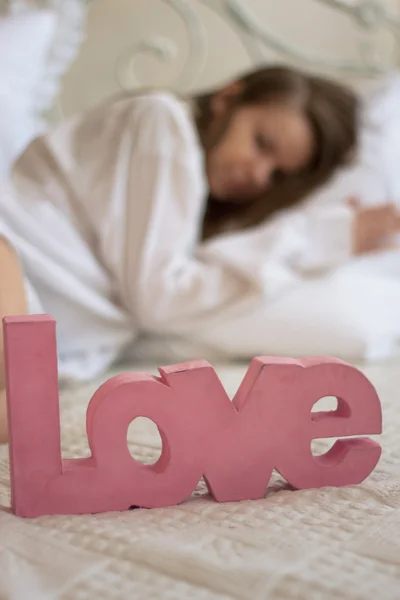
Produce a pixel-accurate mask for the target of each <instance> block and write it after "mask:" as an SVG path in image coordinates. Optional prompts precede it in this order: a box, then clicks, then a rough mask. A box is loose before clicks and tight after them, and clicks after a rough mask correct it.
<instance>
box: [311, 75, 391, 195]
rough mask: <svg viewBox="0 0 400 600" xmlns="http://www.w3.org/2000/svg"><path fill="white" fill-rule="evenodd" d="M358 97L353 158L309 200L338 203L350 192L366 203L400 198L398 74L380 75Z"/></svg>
mask: <svg viewBox="0 0 400 600" xmlns="http://www.w3.org/2000/svg"><path fill="white" fill-rule="evenodd" d="M360 98H361V103H362V115H361V119H360V143H359V148H358V152H357V157H356V160H355V161H354V162H353V163H352V164H351V165H350V166H347V167H344V168H342V169H339V170H338V171H337V173H336V175H335V176H334V177H333V178H332V179H331V181H329V182H328V183H327V184H326V185H325V186H323V187H322V188H320V189H318V190H317V191H316V192H314V193H313V194H311V195H310V197H309V198H308V199H307V201H308V202H310V203H316V204H318V205H321V204H326V203H332V202H334V203H337V202H340V201H345V200H347V199H348V198H349V197H352V196H355V197H357V198H358V199H359V200H360V202H361V203H362V204H363V205H365V206H367V205H372V204H380V203H383V202H387V201H394V202H396V201H399V200H400V169H399V165H400V134H399V131H400V110H399V107H400V75H399V74H398V73H393V74H389V75H385V76H383V77H381V78H380V79H378V80H377V81H376V82H375V83H374V85H373V86H371V87H370V88H368V89H367V90H364V92H363V93H360Z"/></svg>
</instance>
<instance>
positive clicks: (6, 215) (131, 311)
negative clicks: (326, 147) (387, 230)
mask: <svg viewBox="0 0 400 600" xmlns="http://www.w3.org/2000/svg"><path fill="white" fill-rule="evenodd" d="M203 162H204V160H203V154H202V150H201V147H200V144H199V140H198V137H197V133H196V129H195V126H194V122H193V117H192V114H191V111H190V108H189V107H188V105H186V104H184V103H183V102H181V101H179V100H178V99H176V98H175V97H174V96H172V95H169V94H166V93H155V94H150V95H147V96H138V97H132V96H122V97H119V98H116V99H113V100H112V101H110V102H108V103H106V104H104V105H102V106H100V107H99V108H97V109H95V110H93V111H91V112H89V113H87V114H83V115H80V116H78V117H76V118H73V119H71V120H68V121H67V122H65V123H64V124H62V125H61V126H59V127H57V128H56V129H55V130H54V131H53V132H51V133H50V134H48V135H46V136H45V137H42V138H39V139H38V140H36V141H35V142H33V143H32V144H31V145H30V146H29V147H28V149H27V150H26V151H25V152H24V154H23V155H22V157H21V158H20V160H19V161H18V162H17V164H16V167H15V169H14V174H13V180H12V182H11V183H10V184H9V185H8V186H7V187H6V188H4V190H3V191H2V193H1V194H0V231H2V233H3V235H5V236H6V237H8V239H9V240H10V241H11V243H12V244H14V246H15V248H16V250H17V251H18V253H19V255H20V257H21V261H22V264H23V267H24V272H25V275H26V278H27V286H28V288H29V290H30V292H31V297H32V298H33V299H34V303H33V304H31V306H30V310H31V312H47V313H50V314H51V315H53V316H54V318H55V319H56V320H57V335H58V345H59V356H60V373H61V375H64V376H69V377H73V378H76V379H84V378H90V377H92V376H93V375H95V374H97V373H99V372H101V371H102V370H104V369H105V368H106V367H107V366H109V365H110V364H111V363H112V362H113V361H114V360H115V359H117V358H118V357H119V356H120V355H121V353H123V352H124V351H125V350H126V348H127V347H128V346H129V345H131V344H132V343H133V342H134V341H135V339H136V338H137V335H138V333H139V332H147V333H152V334H158V335H163V336H164V335H170V334H174V335H177V334H179V335H182V336H189V337H190V336H192V337H193V339H194V340H196V339H197V340H202V341H203V342H204V343H206V344H207V343H208V341H210V340H211V341H210V343H211V344H214V345H215V342H213V341H212V340H213V338H214V337H215V336H213V330H214V329H215V328H218V326H219V325H220V324H221V323H224V322H225V323H229V319H230V318H231V319H232V318H234V319H235V318H236V317H237V316H238V315H239V317H240V316H243V315H251V314H252V312H253V311H254V310H255V309H258V308H259V307H260V306H262V307H268V306H273V305H276V302H277V301H280V299H282V298H284V297H285V295H287V293H288V292H289V291H290V290H293V289H298V288H299V287H301V286H302V284H303V282H304V281H305V280H307V279H308V278H310V277H313V276H314V274H315V273H319V274H321V273H322V274H323V273H328V272H330V270H331V269H333V268H335V267H338V266H339V265H342V264H344V263H346V262H347V261H348V259H349V258H350V256H351V234H352V217H351V211H350V210H349V209H348V208H346V207H345V206H343V205H342V204H339V203H334V204H332V205H328V206H318V205H313V204H311V205H307V206H301V207H298V208H296V209H293V210H291V211H285V212H284V213H282V214H280V215H278V216H277V217H275V218H274V219H272V220H271V221H269V222H268V223H265V224H263V225H261V226H259V227H257V228H256V229H254V230H251V231H248V232H242V233H240V234H237V233H235V234H226V235H223V236H221V237H219V238H216V239H215V240H213V241H211V242H208V243H206V244H199V232H200V226H201V220H202V215H203V211H204V208H205V198H206V193H207V186H206V177H205V172H204V164H203ZM232 327H233V329H232ZM229 328H230V329H229V331H230V333H231V334H233V335H235V331H234V324H232V322H231V324H230V325H229ZM208 333H209V334H210V335H209V340H208V338H207V336H208ZM222 337H223V336H222ZM207 340H208V341H207ZM228 345H229V344H228ZM216 346H218V343H217V344H216ZM256 346H257V345H256ZM270 346H271V343H270V341H269V344H268V343H267V344H266V347H270ZM257 347H258V346H257ZM260 349H261V348H260ZM227 354H229V348H228V349H227ZM237 354H240V352H239V353H238V352H237Z"/></svg>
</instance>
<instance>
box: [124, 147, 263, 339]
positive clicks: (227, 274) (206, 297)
mask: <svg viewBox="0 0 400 600" xmlns="http://www.w3.org/2000/svg"><path fill="white" fill-rule="evenodd" d="M140 162H141V161H139V162H138V163H136V164H137V165H138V166H139V167H140V166H141V168H142V173H145V172H146V173H147V172H148V170H149V169H150V171H151V172H152V173H154V174H156V176H154V177H147V178H146V179H147V180H146V181H143V178H142V180H141V182H142V183H141V192H142V193H143V197H146V198H149V199H151V201H152V203H153V210H152V213H151V218H150V222H149V228H148V232H147V236H146V238H145V243H144V247H143V250H142V256H141V261H140V269H139V276H138V280H137V281H138V283H137V289H136V290H135V297H136V303H135V304H136V309H137V313H138V317H139V323H140V325H141V327H143V328H145V329H146V330H152V331H155V330H157V331H163V332H166V331H170V330H173V331H174V332H177V331H181V332H183V331H188V330H190V328H191V326H194V325H195V324H196V325H198V324H199V323H201V322H202V321H203V319H204V318H208V317H209V316H210V315H213V314H214V313H216V312H220V311H223V310H224V308H228V307H229V306H231V305H232V304H233V303H237V302H238V301H241V300H244V299H246V298H247V299H248V298H249V297H251V296H253V297H254V295H255V294H257V290H256V283H255V282H253V281H252V279H251V278H250V277H248V276H243V275H241V274H240V273H236V272H235V269H234V268H232V267H231V266H230V265H228V264H225V263H224V262H221V261H219V260H218V259H215V260H211V261H208V260H207V259H206V258H205V259H202V257H201V256H199V257H197V256H196V246H197V244H198V237H199V226H200V223H201V220H202V215H203V197H202V195H203V194H202V193H203V186H202V182H201V180H200V179H199V178H198V176H197V173H196V169H195V168H194V166H193V164H191V159H190V157H189V156H188V157H182V158H181V159H177V158H176V157H171V158H167V157H165V156H164V157H158V158H157V157H154V156H153V157H150V156H148V157H147V158H145V159H143V163H142V165H140ZM145 186H146V187H145Z"/></svg>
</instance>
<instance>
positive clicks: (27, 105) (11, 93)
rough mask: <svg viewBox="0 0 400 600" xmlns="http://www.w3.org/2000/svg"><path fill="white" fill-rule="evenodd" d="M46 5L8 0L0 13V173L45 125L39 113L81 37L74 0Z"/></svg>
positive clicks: (80, 11)
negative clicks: (7, 5)
mask: <svg viewBox="0 0 400 600" xmlns="http://www.w3.org/2000/svg"><path fill="white" fill-rule="evenodd" d="M47 5H48V8H46V9H40V8H35V7H34V6H32V4H31V3H27V2H21V1H17V0H14V2H11V7H10V10H9V12H8V13H7V14H5V15H4V14H2V15H0V57H1V61H0V178H4V177H5V176H6V175H7V173H8V172H9V169H10V167H11V165H12V163H13V161H14V160H15V159H16V158H17V156H18V155H19V154H20V153H21V152H22V150H23V149H24V148H25V147H26V145H27V144H28V143H29V142H30V141H31V140H32V139H33V138H34V137H35V136H36V135H38V134H39V133H41V132H42V131H43V130H44V129H45V127H46V124H45V120H44V119H43V118H42V115H43V113H44V111H46V110H48V109H50V107H51V106H52V104H53V102H54V99H55V96H56V94H57V92H58V88H59V81H60V78H61V77H62V75H63V74H64V72H65V70H66V68H67V67H68V65H69V64H70V62H71V61H72V59H73V58H74V56H75V55H76V52H77V50H78V48H79V47H80V45H81V42H82V39H83V34H82V32H83V24H84V18H85V14H86V10H85V8H84V5H83V3H82V2H81V1H80V0H69V1H68V2H66V1H65V0H52V1H49V2H48V3H47Z"/></svg>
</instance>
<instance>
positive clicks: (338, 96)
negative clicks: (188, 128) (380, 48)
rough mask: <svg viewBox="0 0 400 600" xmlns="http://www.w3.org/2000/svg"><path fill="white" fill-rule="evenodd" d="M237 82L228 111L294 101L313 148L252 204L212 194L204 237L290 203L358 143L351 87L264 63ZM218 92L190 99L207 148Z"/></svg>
mask: <svg viewBox="0 0 400 600" xmlns="http://www.w3.org/2000/svg"><path fill="white" fill-rule="evenodd" d="M238 81H239V82H240V83H241V84H242V86H241V90H242V91H241V92H240V93H239V94H238V96H237V98H236V99H235V103H234V105H233V106H232V110H231V115H232V114H233V113H234V111H235V110H236V109H238V108H240V107H243V106H246V105H247V106H248V105H252V104H254V105H255V104H260V103H265V104H268V103H271V102H275V103H276V102H287V101H291V102H292V101H296V102H297V103H298V105H299V107H300V109H301V110H302V111H304V114H305V115H306V117H307V119H308V120H309V123H310V125H311V127H312V130H313V133H314V138H315V147H316V150H315V153H314V157H313V159H312V160H311V162H310V164H309V165H308V166H307V168H306V169H304V170H303V171H302V172H301V173H297V174H296V175H290V176H288V175H287V176H282V177H279V178H277V179H276V180H275V181H274V182H273V183H272V185H271V186H270V187H269V188H268V190H266V192H265V193H264V194H262V195H261V196H260V197H258V198H256V199H255V200H253V201H251V202H243V203H237V202H226V201H224V202H219V201H218V200H216V199H215V198H213V197H212V196H210V197H209V198H208V203H207V209H206V214H205V218H204V228H203V237H204V238H209V237H210V236H213V235H215V234H217V233H219V232H221V231H224V230H225V229H227V228H229V229H234V230H235V229H236V230H237V229H243V228H247V227H251V226H254V225H257V224H259V223H261V222H263V221H264V220H265V219H267V218H268V217H270V216H272V215H273V214H274V213H275V212H277V211H279V210H282V209H284V208H288V207H290V206H293V205H294V204H296V203H297V202H299V201H300V200H302V199H304V197H305V196H307V195H308V194H309V193H310V192H311V191H313V190H314V189H316V188H317V187H319V186H320V185H322V184H323V183H325V182H326V181H327V180H328V179H329V177H330V176H331V175H332V173H333V172H334V170H335V169H336V168H337V167H339V166H340V165H342V164H344V163H346V162H347V161H348V160H349V158H350V157H351V153H352V151H353V150H354V149H355V147H356V143H357V131H358V118H357V117H358V101H357V97H356V95H355V93H353V92H352V91H351V89H350V88H347V87H345V86H344V85H341V84H339V83H337V82H335V81H333V80H332V81H331V80H329V79H325V78H323V77H319V76H316V75H311V74H308V73H305V72H302V71H299V70H295V69H292V68H290V67H285V66H274V67H264V68H261V69H258V70H256V71H253V72H251V73H248V74H245V75H244V76H242V77H240V78H239V79H238ZM217 92H218V90H216V91H213V92H211V93H206V94H203V95H200V96H197V97H195V98H194V103H195V108H196V114H197V126H198V130H199V135H200V139H201V140H202V142H203V145H205V151H207V149H208V148H207V142H206V141H205V140H207V130H208V128H209V126H210V123H211V121H212V111H211V104H212V99H213V97H214V95H215V93H217ZM228 122H229V117H228Z"/></svg>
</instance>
